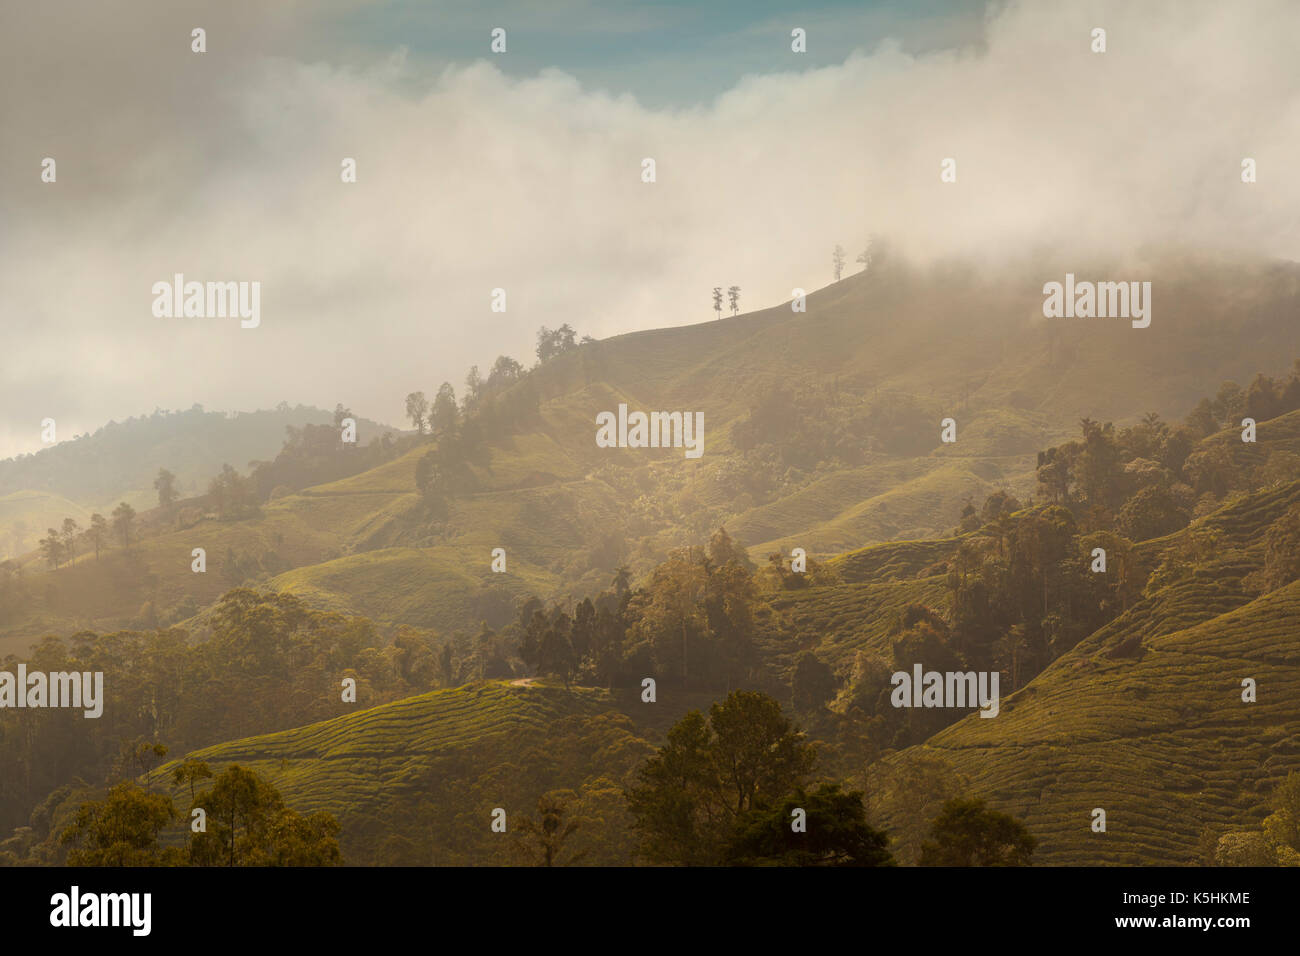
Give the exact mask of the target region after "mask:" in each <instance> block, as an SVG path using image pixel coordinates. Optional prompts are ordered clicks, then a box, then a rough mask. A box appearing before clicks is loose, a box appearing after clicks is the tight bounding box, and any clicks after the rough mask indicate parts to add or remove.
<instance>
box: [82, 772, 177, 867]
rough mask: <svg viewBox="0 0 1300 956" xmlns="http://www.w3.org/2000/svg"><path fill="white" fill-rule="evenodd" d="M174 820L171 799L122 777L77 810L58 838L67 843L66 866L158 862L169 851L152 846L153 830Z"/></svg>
mask: <svg viewBox="0 0 1300 956" xmlns="http://www.w3.org/2000/svg"><path fill="white" fill-rule="evenodd" d="M174 819H176V808H175V806H173V804H172V801H171V798H169V797H166V796H163V795H162V794H160V793H149V792H148V791H147V790H143V789H141V788H140V787H139V786H137V785H136V784H134V783H131V782H129V781H125V782H123V783H119V784H117V785H115V786H114V787H113V788H112V789H110V790H109V791H108V796H107V797H106V798H105V799H104V800H103V801H102V802H99V801H93V800H88V801H86V802H85V803H83V804H81V806H80V807H78V809H77V813H76V815H75V816H74V817H73V819H72V823H71V824H70V825H69V826H68V828H67V829H66V830H64V831H63V835H62V837H61V840H62V842H63V843H65V844H71V847H72V848H71V849H70V850H69V851H68V865H69V866H161V865H167V863H169V862H173V863H174V862H176V861H174V860H170V859H169V857H170V854H165V851H163V850H161V849H160V848H159V846H158V833H159V831H161V830H162V829H163V827H165V826H167V824H169V823H171V822H172V821H173V820H174Z"/></svg>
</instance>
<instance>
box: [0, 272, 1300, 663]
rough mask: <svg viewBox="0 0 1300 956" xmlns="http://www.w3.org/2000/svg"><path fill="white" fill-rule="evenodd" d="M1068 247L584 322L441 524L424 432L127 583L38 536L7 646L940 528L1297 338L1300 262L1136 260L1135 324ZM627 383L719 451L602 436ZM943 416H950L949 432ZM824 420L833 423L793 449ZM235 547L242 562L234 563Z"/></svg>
mask: <svg viewBox="0 0 1300 956" xmlns="http://www.w3.org/2000/svg"><path fill="white" fill-rule="evenodd" d="M1066 268H1075V266H1067V265H1066V264H1062V263H1056V262H1033V263H1028V264H1022V265H1021V266H1020V267H1018V269H1017V270H1016V271H1014V272H1008V271H998V272H996V273H985V272H982V271H980V270H978V269H976V268H975V267H974V266H971V265H968V264H962V265H939V266H934V267H931V268H928V269H926V270H919V269H913V268H910V267H908V266H907V265H906V264H903V263H897V264H894V265H892V266H889V267H886V268H882V269H873V270H872V271H871V272H869V273H860V274H858V275H854V276H851V277H849V278H846V279H845V280H843V281H841V282H838V283H835V284H834V285H832V286H829V287H827V288H825V289H822V290H820V291H818V292H815V293H812V294H811V295H809V297H808V300H807V311H806V312H792V311H791V309H790V306H789V305H788V304H787V305H781V306H777V307H774V308H770V309H766V310H763V311H760V312H755V313H751V314H747V315H742V316H739V317H736V318H729V319H722V320H719V321H714V322H707V323H703V324H700V325H693V326H681V327H675V328H669V329H661V330H655V331H648V332H638V333H632V334H628V335H623V336H619V337H617V338H613V339H609V340H605V341H601V342H596V343H591V344H588V345H584V346H581V347H579V348H576V349H574V350H573V351H571V352H568V353H565V354H562V355H560V356H559V357H557V358H555V359H553V360H552V361H550V362H548V363H546V364H545V365H543V366H541V367H540V368H538V369H537V370H535V371H534V372H533V373H531V374H530V375H529V376H528V387H530V388H533V389H536V390H537V392H538V393H539V394H540V397H541V404H540V409H539V416H538V418H537V419H536V421H535V422H534V423H532V424H530V425H529V426H527V427H526V428H524V429H522V430H518V431H516V432H514V433H512V434H509V435H505V436H500V437H497V438H495V439H494V440H493V441H492V442H491V443H490V448H489V450H490V458H489V461H488V462H487V464H485V465H475V466H474V467H473V469H472V470H473V472H474V475H475V479H476V488H475V490H474V491H472V492H469V493H464V494H459V495H457V496H456V497H454V498H453V499H452V500H451V501H450V505H449V516H448V519H447V521H446V522H445V524H443V525H441V526H438V527H434V526H432V525H431V524H430V522H429V519H428V518H427V516H426V514H425V512H424V510H423V507H422V502H421V499H420V496H419V494H418V492H417V489H416V487H415V480H414V476H415V470H416V466H417V464H418V462H419V460H420V458H421V457H422V456H423V455H424V454H425V449H424V447H416V448H414V449H412V450H411V451H409V452H407V453H405V454H404V455H402V456H401V457H399V458H397V459H396V460H394V461H389V462H386V463H384V464H383V465H380V466H379V467H376V468H373V469H371V470H369V471H366V472H363V473H361V474H358V475H353V476H352V477H349V478H345V479H342V480H338V481H331V482H329V483H326V484H320V485H316V486H314V487H309V488H306V489H304V490H302V491H301V492H300V493H297V494H292V495H288V496H285V497H282V498H278V499H276V500H273V501H271V502H269V503H267V504H266V505H264V506H263V508H262V512H261V516H260V517H257V518H248V519H244V520H239V521H229V522H217V521H211V520H205V521H200V522H198V523H195V524H193V525H191V526H189V527H185V528H178V529H176V530H174V531H167V532H165V533H162V534H159V535H157V536H156V537H152V538H150V539H147V540H146V541H144V542H142V543H141V544H140V545H139V546H138V549H137V554H136V555H135V556H134V557H132V558H130V560H131V561H132V562H134V564H133V568H134V570H133V571H132V572H131V583H132V586H131V587H129V588H126V589H125V590H121V589H119V588H118V587H117V585H116V584H115V585H114V586H113V587H112V588H110V587H108V586H106V585H102V582H99V583H97V582H98V579H101V578H103V579H107V578H110V577H112V578H113V579H114V580H115V581H117V582H121V581H123V580H124V579H125V577H126V576H125V575H124V574H123V573H122V572H121V571H120V569H119V570H109V569H108V568H107V566H106V567H105V568H104V569H102V570H98V569H96V568H94V567H93V563H88V561H87V558H86V557H85V556H83V557H82V558H81V559H80V560H79V561H78V563H77V565H76V566H75V567H74V568H65V569H62V570H60V571H58V572H54V573H52V574H51V573H49V572H48V571H47V570H46V569H44V567H43V566H42V565H41V563H40V562H39V561H38V560H37V559H36V557H35V556H34V555H31V556H28V557H27V558H26V559H25V560H24V569H25V571H26V573H27V575H28V578H29V581H30V582H31V584H32V587H31V591H32V592H33V595H34V597H33V599H32V602H31V605H30V607H29V608H27V609H26V611H25V612H23V613H14V614H11V616H10V620H8V621H7V622H6V623H5V624H4V627H3V633H2V635H0V647H8V648H11V649H13V648H19V647H21V646H24V644H25V642H28V641H30V640H31V639H33V638H34V637H36V636H39V635H40V634H42V633H46V632H50V631H53V632H63V633H67V632H70V631H71V630H73V629H75V628H77V627H82V626H91V625H96V624H97V625H98V626H102V627H108V626H125V625H127V624H129V623H130V622H132V621H133V620H137V619H139V617H140V611H141V608H142V607H143V606H144V604H145V603H146V602H149V603H150V604H152V605H153V609H154V611H155V612H156V613H157V614H159V615H160V616H161V617H163V618H168V619H177V620H180V619H185V618H186V617H188V616H190V615H191V614H192V613H193V611H192V609H193V608H195V607H200V608H201V607H202V606H203V605H204V604H206V603H207V602H210V601H211V600H212V599H213V598H214V597H215V596H216V595H217V594H218V593H220V591H221V590H223V589H224V588H225V587H227V586H229V585H230V583H231V582H232V581H236V580H242V581H245V582H249V583H265V584H269V585H270V586H272V587H277V588H284V589H286V590H290V591H293V592H294V593H297V594H300V595H302V596H303V597H304V598H306V599H308V600H309V601H311V602H313V603H315V604H317V605H318V606H321V607H328V608H332V609H336V610H340V611H350V612H352V613H359V614H365V615H367V616H370V617H372V618H374V619H375V620H376V621H378V622H380V623H381V624H383V625H385V626H390V627H397V626H399V625H402V624H410V625H415V626H422V627H433V628H437V629H440V630H442V631H444V632H450V631H452V630H457V629H459V630H462V631H464V630H470V629H473V628H474V627H476V625H477V622H478V620H480V619H484V618H487V619H489V620H499V618H500V616H501V614H502V613H506V612H505V611H503V610H502V609H503V608H508V607H509V605H510V603H511V602H512V601H513V599H514V598H515V597H517V596H518V595H519V594H520V593H522V592H523V591H525V590H527V591H531V592H533V593H536V594H538V595H539V596H541V597H543V598H550V599H558V598H563V597H564V596H566V595H581V594H584V593H592V592H594V591H596V590H598V589H599V588H601V587H603V586H604V585H605V584H606V583H607V582H608V580H609V578H610V575H611V574H612V572H613V570H614V568H615V567H617V566H618V565H620V564H627V565H629V566H630V567H632V568H633V570H634V571H635V572H638V573H639V572H643V571H645V570H647V569H649V568H650V567H652V566H653V565H654V564H655V563H656V562H657V561H659V560H660V559H662V557H663V556H664V554H666V552H667V551H668V549H670V548H671V547H674V546H679V545H682V544H686V543H690V542H693V541H697V540H699V539H700V538H702V537H703V536H705V535H707V534H708V533H709V531H710V530H711V529H713V528H716V527H717V526H719V525H725V527H726V528H727V529H728V531H729V532H730V533H731V534H732V535H733V536H735V537H736V538H738V539H739V540H741V541H742V542H743V543H744V544H745V545H746V546H747V547H748V548H749V550H750V554H751V556H752V557H754V558H755V559H756V560H758V561H760V562H761V561H762V560H764V558H765V556H766V555H767V554H768V553H770V552H773V551H776V550H783V551H788V550H789V549H790V548H792V547H794V546H800V547H804V548H805V549H807V551H808V552H809V553H810V554H813V555H818V556H822V557H825V556H830V555H835V554H842V553H848V552H852V551H854V549H858V548H861V547H863V546H864V545H869V544H871V543H872V542H881V541H906V540H921V539H934V538H937V537H942V536H944V535H945V534H947V533H949V532H950V531H951V529H952V528H953V527H954V526H955V524H956V523H957V519H958V516H959V513H960V510H961V508H962V506H963V504H964V503H966V502H967V501H969V500H974V501H979V500H982V498H983V497H984V496H986V495H987V494H988V493H990V492H991V491H993V490H995V489H999V488H1002V489H1006V490H1009V491H1010V492H1012V493H1014V494H1017V495H1019V496H1022V497H1025V496H1027V495H1029V494H1030V493H1032V489H1033V474H1034V465H1035V454H1036V452H1037V451H1038V450H1039V449H1041V448H1043V447H1046V446H1047V445H1050V444H1052V443H1056V442H1059V441H1062V440H1064V439H1067V438H1070V437H1073V436H1074V435H1076V434H1077V430H1078V422H1079V420H1080V419H1082V418H1084V417H1089V418H1093V419H1097V420H1114V421H1116V422H1117V423H1120V424H1123V423H1129V422H1133V421H1136V420H1137V419H1138V418H1140V417H1141V416H1142V415H1143V414H1145V413H1147V412H1150V411H1155V412H1158V413H1160V414H1161V415H1163V416H1165V417H1166V418H1170V419H1174V420H1177V419H1180V418H1181V417H1182V415H1184V414H1185V413H1186V412H1187V411H1188V410H1189V409H1190V407H1191V405H1192V404H1193V402H1194V401H1195V400H1196V399H1198V398H1199V397H1201V396H1202V395H1204V394H1206V393H1212V392H1213V390H1214V389H1215V388H1216V387H1217V386H1218V383H1219V382H1221V381H1223V380H1224V379H1227V378H1236V379H1238V380H1240V381H1242V382H1243V383H1244V382H1247V381H1249V379H1250V377H1251V376H1253V375H1254V374H1255V373H1256V372H1257V371H1259V370H1264V371H1266V372H1269V371H1271V372H1273V373H1278V372H1281V371H1283V370H1284V369H1285V368H1286V367H1287V366H1288V365H1289V362H1290V357H1291V356H1293V355H1296V354H1300V325H1297V323H1296V322H1295V321H1294V316H1295V314H1296V309H1297V304H1298V303H1300V270H1298V269H1297V268H1296V267H1295V266H1294V265H1287V264H1281V263H1258V262H1241V261H1229V260H1206V259H1204V258H1200V259H1190V258H1186V259H1184V258H1178V257H1174V256H1167V257H1165V258H1163V259H1160V260H1153V261H1152V262H1150V263H1146V264H1141V269H1142V273H1143V274H1144V275H1150V276H1151V277H1152V281H1153V284H1154V289H1155V290H1156V291H1155V295H1156V296H1158V298H1157V299H1155V300H1154V301H1155V305H1154V310H1155V311H1154V312H1153V321H1152V324H1151V326H1150V327H1149V328H1147V329H1141V330H1136V329H1132V328H1130V327H1129V326H1128V323H1127V322H1124V321H1118V322H1115V321H1110V320H1087V319H1080V320H1055V321H1052V322H1049V321H1047V320H1045V319H1043V318H1042V308H1041V307H1042V294H1041V281H1042V279H1043V277H1044V276H1046V277H1047V278H1051V277H1052V276H1055V275H1057V273H1058V272H1063V271H1064V270H1065V269H1066ZM1103 268H1104V264H1100V265H1099V266H1098V267H1097V268H1096V269H1093V270H1092V271H1102V270H1103ZM1077 269H1078V271H1080V272H1082V271H1084V267H1083V266H1081V265H1080V266H1077ZM1154 368H1159V370H1160V372H1159V374H1152V369H1154ZM773 396H776V398H775V399H773ZM809 396H812V397H809ZM765 401H767V402H768V403H769V405H772V404H773V402H774V403H775V408H776V410H775V411H773V409H772V408H770V407H769V408H767V410H766V411H765V412H764V414H767V415H769V416H770V415H777V416H778V418H779V413H780V410H781V409H783V408H792V409H794V410H795V411H793V412H791V415H792V416H794V417H793V418H792V419H791V420H789V421H785V422H784V423H782V422H780V421H778V422H777V424H775V425H772V428H774V429H775V430H776V433H775V435H774V436H772V435H769V438H770V443H769V444H768V445H766V446H763V445H760V446H758V448H757V449H754V448H752V447H750V448H746V447H741V446H742V445H750V444H752V442H747V441H746V440H743V434H744V427H746V426H747V423H750V422H751V419H752V418H753V416H754V415H756V414H758V412H757V411H756V410H757V409H761V408H763V407H764V404H763V403H764V402H765ZM621 402H622V403H626V404H627V405H628V406H629V408H631V409H644V410H692V411H702V412H703V413H704V417H705V422H706V431H705V449H706V450H705V454H704V456H703V457H702V458H701V459H698V460H691V459H686V458H685V457H684V455H683V453H682V451H681V450H680V449H645V450H631V449H602V448H598V447H597V446H596V444H595V442H594V440H593V436H594V432H595V428H594V420H595V415H596V414H597V413H598V412H600V411H606V410H613V409H615V408H617V405H618V404H619V403H621ZM948 416H951V417H953V418H955V419H956V421H957V428H958V440H957V442H956V443H955V444H951V445H944V444H942V443H940V441H939V434H938V433H939V422H940V420H941V419H942V418H944V417H948ZM236 421H238V420H236ZM819 423H824V424H825V426H826V430H827V432H828V434H829V435H831V438H827V439H826V441H833V442H834V443H835V444H834V446H833V447H823V446H821V445H817V446H810V447H809V448H807V449H805V450H803V451H800V452H798V453H797V454H796V453H794V452H790V451H789V449H790V448H796V447H802V446H799V442H800V441H802V440H803V439H804V438H805V437H806V436H808V435H809V434H811V433H812V432H814V431H815V430H816V428H817V427H818V425H819ZM783 429H784V430H783ZM94 440H96V441H98V440H99V439H98V438H96V439H94ZM809 440H810V441H811V440H812V439H809ZM817 440H818V441H821V440H822V439H821V438H818V439H817ZM74 444H75V443H74ZM60 447H62V446H60ZM774 448H775V449H776V451H775V452H774V451H772V449H774ZM764 449H767V450H764ZM783 449H785V452H782V450H783ZM43 454H45V453H43ZM38 457H39V456H38ZM150 468H152V465H151V466H150ZM146 471H148V472H149V474H152V471H151V470H149V469H146ZM143 474H144V472H142V475H143ZM141 480H143V479H141ZM195 547H204V548H205V549H206V551H207V554H208V560H209V571H208V573H207V575H206V577H204V576H200V575H193V574H191V573H190V571H189V562H190V557H189V556H190V553H191V550H192V549H193V548H195ZM496 547H502V548H505V549H506V552H507V555H508V562H509V564H508V574H506V575H497V574H492V573H491V572H490V569H489V563H490V555H491V551H492V549H493V548H496ZM232 555H233V556H234V557H235V558H236V559H237V560H236V562H234V563H235V564H236V565H237V567H234V568H229V569H227V568H224V567H223V562H225V561H226V558H227V557H230V556H232ZM115 560H118V561H119V563H120V561H121V558H120V556H119V558H118V559H115ZM108 563H109V564H111V563H112V562H111V561H110V562H108ZM226 563H227V564H229V563H231V562H226ZM74 577H75V578H76V579H77V580H76V584H75V587H74V586H71V585H72V581H71V579H72V578H74ZM64 585H67V586H64ZM74 592H75V597H74V596H72V595H73V593H74ZM64 595H67V597H66V598H65V597H64Z"/></svg>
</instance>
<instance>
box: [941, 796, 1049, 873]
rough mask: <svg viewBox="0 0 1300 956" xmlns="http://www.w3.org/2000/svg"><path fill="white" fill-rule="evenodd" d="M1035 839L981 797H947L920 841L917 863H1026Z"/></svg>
mask: <svg viewBox="0 0 1300 956" xmlns="http://www.w3.org/2000/svg"><path fill="white" fill-rule="evenodd" d="M1037 845H1038V841H1037V840H1036V839H1034V837H1033V836H1032V835H1031V834H1030V833H1029V831H1028V830H1027V829H1025V825H1024V824H1023V823H1021V822H1020V821H1019V820H1017V819H1016V818H1015V817H1012V816H1008V815H1007V814H1005V813H999V812H998V811H996V810H989V809H988V808H987V807H985V805H984V801H983V800H978V799H962V798H957V799H953V800H949V801H948V802H947V803H945V804H944V805H943V809H942V810H940V811H939V815H938V816H937V817H936V818H935V820H934V823H933V824H931V827H930V840H928V841H927V842H925V843H923V844H922V845H921V861H920V865H921V866H1029V865H1030V861H1029V858H1030V857H1031V856H1032V855H1033V852H1034V847H1036V846H1037Z"/></svg>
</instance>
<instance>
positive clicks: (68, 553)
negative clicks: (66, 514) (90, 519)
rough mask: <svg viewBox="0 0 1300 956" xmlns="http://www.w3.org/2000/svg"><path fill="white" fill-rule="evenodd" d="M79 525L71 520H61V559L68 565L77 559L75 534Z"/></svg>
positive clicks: (78, 529)
mask: <svg viewBox="0 0 1300 956" xmlns="http://www.w3.org/2000/svg"><path fill="white" fill-rule="evenodd" d="M80 530H81V527H80V525H78V524H77V522H76V521H75V520H73V519H72V518H64V519H63V557H64V560H66V561H67V562H68V563H69V564H71V563H72V562H73V560H74V559H75V558H76V557H77V532H79V531H80Z"/></svg>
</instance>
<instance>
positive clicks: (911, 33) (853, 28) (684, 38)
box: [319, 0, 986, 108]
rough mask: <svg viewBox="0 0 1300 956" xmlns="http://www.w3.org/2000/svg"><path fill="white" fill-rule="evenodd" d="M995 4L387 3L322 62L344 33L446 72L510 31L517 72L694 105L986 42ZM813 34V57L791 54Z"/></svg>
mask: <svg viewBox="0 0 1300 956" xmlns="http://www.w3.org/2000/svg"><path fill="white" fill-rule="evenodd" d="M985 5H986V4H985V2H984V0H906V2H902V0H894V2H878V0H871V2H866V0H816V2H804V3H790V2H780V0H743V2H738V0H714V2H705V3H701V2H699V0H670V2H655V3H646V2H632V0H540V2H539V0H527V2H521V0H493V2H474V3H447V2H433V3H431V2H427V0H381V2H377V3H375V4H374V5H373V6H368V7H366V8H364V9H352V10H350V11H348V12H347V13H345V14H342V15H340V16H338V17H336V18H335V19H334V20H333V22H332V23H330V24H329V28H328V30H327V36H328V37H329V39H325V38H322V41H321V45H320V47H319V52H320V55H322V56H323V57H324V58H326V59H331V58H333V57H334V56H337V55H338V53H339V50H340V47H339V46H337V45H336V40H337V38H346V43H347V44H348V45H349V46H351V47H359V48H361V49H360V50H358V51H357V52H362V51H368V52H370V53H371V54H373V53H376V52H381V51H384V50H391V49H393V48H397V47H404V48H406V49H407V50H408V51H409V55H410V56H411V57H412V58H413V59H417V60H421V61H424V62H425V63H426V64H432V65H434V66H435V67H436V66H438V65H440V64H452V63H455V64H463V63H466V62H470V61H472V60H475V59H479V58H482V57H487V56H490V53H489V50H488V42H489V41H488V37H489V32H490V30H491V29H492V28H493V27H498V26H499V27H503V28H505V30H506V31H507V35H508V52H507V54H506V55H504V56H492V61H493V63H494V64H495V65H496V66H498V67H499V68H500V69H501V70H502V71H503V72H505V73H507V74H508V75H511V76H527V75H534V74H536V73H538V72H539V71H541V70H543V69H545V68H548V67H553V68H558V69H561V70H563V71H565V72H566V73H570V74H572V75H573V76H575V77H576V78H577V79H578V80H579V81H580V82H581V83H582V84H583V86H584V87H587V88H590V89H599V90H604V91H606V92H609V93H612V94H615V95H618V94H631V95H632V96H634V97H636V99H637V100H638V101H639V102H641V103H643V104H644V105H647V106H650V107H655V108H662V107H670V108H671V107H690V106H695V105H699V104H701V103H706V102H708V101H709V100H711V99H713V98H714V97H716V96H717V95H718V94H720V93H722V92H724V91H726V90H727V89H730V88H731V87H732V86H734V85H735V83H736V81H737V80H738V79H740V78H741V77H742V76H744V75H746V74H752V73H773V72H786V71H790V70H811V69H817V68H819V67H825V66H828V65H832V64H836V63H842V62H843V61H844V59H845V58H846V57H847V56H848V55H849V54H850V53H851V52H852V51H853V50H855V49H860V50H864V51H870V50H873V49H875V48H876V47H877V46H878V45H879V44H880V43H881V42H882V41H884V40H886V39H891V40H896V41H898V42H899V43H900V44H901V48H902V49H903V50H904V51H905V52H908V53H925V52H929V51H931V50H935V49H945V48H962V47H968V46H972V45H974V46H978V44H979V42H980V40H981V37H982V27H983V17H984V9H985ZM794 27H802V28H804V29H805V30H806V31H807V34H808V51H807V53H806V54H805V55H803V56H799V57H795V56H794V55H792V54H791V52H790V31H791V30H792V29H793V28H794Z"/></svg>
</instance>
